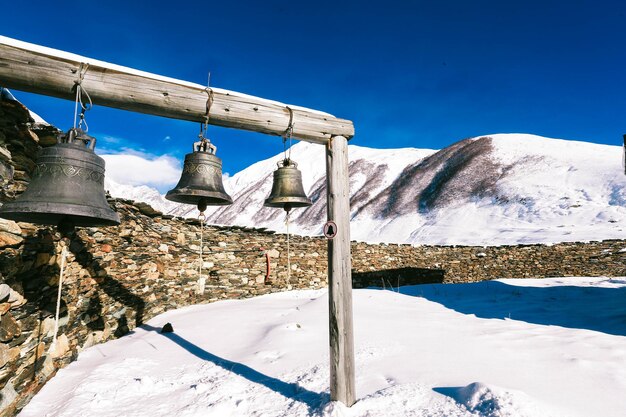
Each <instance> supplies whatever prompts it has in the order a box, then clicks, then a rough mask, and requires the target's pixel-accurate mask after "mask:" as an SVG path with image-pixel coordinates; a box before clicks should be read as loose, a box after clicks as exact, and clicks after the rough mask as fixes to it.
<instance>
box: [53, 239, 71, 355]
mask: <svg viewBox="0 0 626 417" xmlns="http://www.w3.org/2000/svg"><path fill="white" fill-rule="evenodd" d="M61 245H62V247H63V249H61V272H60V273H59V292H58V293H57V310H56V315H55V317H54V336H53V338H52V348H53V349H54V348H55V346H56V343H57V333H58V332H59V315H60V312H61V290H62V288H63V274H64V272H65V260H66V258H67V248H66V245H65V242H63V241H61Z"/></svg>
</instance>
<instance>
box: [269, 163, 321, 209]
mask: <svg viewBox="0 0 626 417" xmlns="http://www.w3.org/2000/svg"><path fill="white" fill-rule="evenodd" d="M311 204H312V203H311V200H310V199H309V198H308V197H307V196H306V194H305V192H304V187H303V186H302V173H301V172H300V170H299V169H298V164H296V163H295V162H294V161H292V160H291V159H289V158H285V159H284V160H282V161H280V162H278V169H277V170H276V171H274V183H273V184H272V191H271V192H270V196H269V197H268V198H267V199H266V200H265V204H264V206H265V207H278V208H282V209H284V210H285V211H287V212H289V210H291V209H292V208H298V207H308V206H310V205H311Z"/></svg>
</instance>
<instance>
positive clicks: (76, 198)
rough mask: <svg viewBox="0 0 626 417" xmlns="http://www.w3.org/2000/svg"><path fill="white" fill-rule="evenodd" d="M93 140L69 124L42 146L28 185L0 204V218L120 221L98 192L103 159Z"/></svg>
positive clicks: (63, 225) (67, 224) (65, 227)
mask: <svg viewBox="0 0 626 417" xmlns="http://www.w3.org/2000/svg"><path fill="white" fill-rule="evenodd" d="M95 146H96V139H95V138H94V137H92V136H89V135H87V134H86V133H85V132H84V131H83V130H82V129H77V128H72V129H70V130H69V131H68V132H67V134H65V135H62V136H61V137H60V138H59V143H57V144H56V145H54V146H50V147H47V148H43V149H42V150H41V153H40V154H39V157H38V158H37V161H36V166H35V170H34V171H33V173H32V175H31V182H30V184H29V185H28V188H27V189H26V191H24V193H22V195H20V196H19V197H18V198H17V199H16V200H15V201H10V202H7V203H5V204H4V205H3V206H2V207H1V208H0V217H3V218H5V219H10V220H15V221H23V222H29V223H38V224H46V225H56V226H59V228H60V229H61V231H62V232H63V231H71V230H73V228H74V226H88V227H93V226H112V225H117V224H119V223H120V218H119V216H118V214H117V213H116V212H115V211H113V210H112V209H111V207H110V206H109V204H108V203H107V199H106V195H105V192H104V159H102V158H101V157H99V156H98V155H96V154H95V153H94V148H95Z"/></svg>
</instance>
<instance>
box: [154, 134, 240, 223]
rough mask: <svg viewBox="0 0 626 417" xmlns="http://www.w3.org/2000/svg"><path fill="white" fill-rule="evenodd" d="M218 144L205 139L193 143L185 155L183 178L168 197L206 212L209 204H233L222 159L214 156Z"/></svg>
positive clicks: (166, 196)
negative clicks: (224, 179) (226, 183)
mask: <svg viewBox="0 0 626 417" xmlns="http://www.w3.org/2000/svg"><path fill="white" fill-rule="evenodd" d="M216 149H217V148H216V147H215V145H213V144H211V142H209V141H208V140H206V139H203V140H201V141H199V142H196V143H194V144H193V152H191V153H188V154H187V155H185V164H184V167H183V173H182V175H181V177H180V181H178V184H177V185H176V187H174V189H172V190H170V191H168V192H167V194H166V195H165V198H166V199H168V200H170V201H175V202H177V203H184V204H195V205H197V206H198V210H200V211H201V212H203V211H204V210H206V208H207V206H225V205H229V204H232V202H233V199H232V198H230V196H229V195H228V194H226V191H225V190H224V184H223V183H222V160H221V159H220V158H218V157H217V156H215V152H216Z"/></svg>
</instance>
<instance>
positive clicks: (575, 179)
mask: <svg viewBox="0 0 626 417" xmlns="http://www.w3.org/2000/svg"><path fill="white" fill-rule="evenodd" d="M348 149H349V159H350V163H349V168H348V169H349V175H350V203H351V237H352V239H355V240H362V241H368V242H387V243H412V244H517V243H553V242H558V241H574V240H598V239H608V238H623V235H624V233H623V230H624V228H623V227H624V219H625V218H626V217H625V216H626V177H625V176H624V175H623V171H622V168H621V158H622V154H621V147H619V146H611V145H597V144H592V143H587V142H577V141H568V140H561V139H550V138H544V137H540V136H535V135H528V134H495V135H487V136H478V137H474V138H468V139H464V140H461V141H459V142H456V143H454V144H452V145H450V146H448V147H446V148H443V149H441V150H430V149H416V148H402V149H372V148H366V147H361V146H357V145H349V147H348ZM323 152H324V149H323V147H322V146H318V145H314V144H309V143H304V142H301V143H298V144H296V145H294V146H293V147H292V149H291V154H292V158H293V159H294V160H295V161H296V162H298V163H299V166H298V168H299V169H300V170H301V171H302V174H303V185H304V189H305V191H306V192H307V195H309V197H310V198H311V200H312V202H313V204H312V206H311V207H309V208H306V209H298V210H294V211H293V212H292V215H291V220H290V221H291V224H290V231H291V232H292V233H298V234H303V235H318V234H320V233H321V226H322V225H323V223H324V222H325V221H326V208H325V204H326V203H325V193H326V191H325V187H326V184H325V165H324V163H321V161H323V160H324V153H323ZM280 159H282V154H279V155H276V156H275V157H272V158H269V159H266V160H264V161H259V162H257V163H255V164H253V165H251V166H250V167H248V168H246V169H244V170H242V171H240V172H239V173H237V174H235V175H233V176H231V177H227V178H224V186H225V188H226V190H227V192H228V193H229V194H230V195H231V196H232V197H233V204H232V205H231V206H221V207H210V208H209V209H207V212H206V216H207V221H208V222H209V223H213V224H225V225H239V226H254V227H266V228H269V229H272V230H276V231H278V232H285V231H286V226H285V224H284V218H285V216H284V212H282V211H281V210H279V209H273V208H267V207H263V201H264V199H265V198H266V197H267V195H269V191H270V189H271V185H272V172H273V170H274V169H275V168H276V162H278V161H280ZM111 185H112V186H111ZM107 186H108V187H109V188H110V191H111V194H112V195H113V196H116V195H119V196H124V197H126V198H128V196H129V195H133V196H134V198H135V199H137V200H140V201H145V202H147V203H149V204H152V205H153V206H154V207H155V208H156V209H158V210H161V211H163V212H164V213H169V214H173V215H177V216H182V217H195V216H196V215H197V214H196V213H197V211H196V209H195V207H193V206H183V205H178V204H176V203H172V202H169V201H167V200H164V199H163V196H161V195H160V194H158V192H156V190H153V192H152V191H149V190H146V189H144V190H143V191H134V190H132V189H129V188H128V186H122V187H119V184H118V185H116V184H111V182H110V181H108V182H107ZM155 193H156V194H155ZM122 194H123V195H122ZM144 194H145V195H144Z"/></svg>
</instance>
